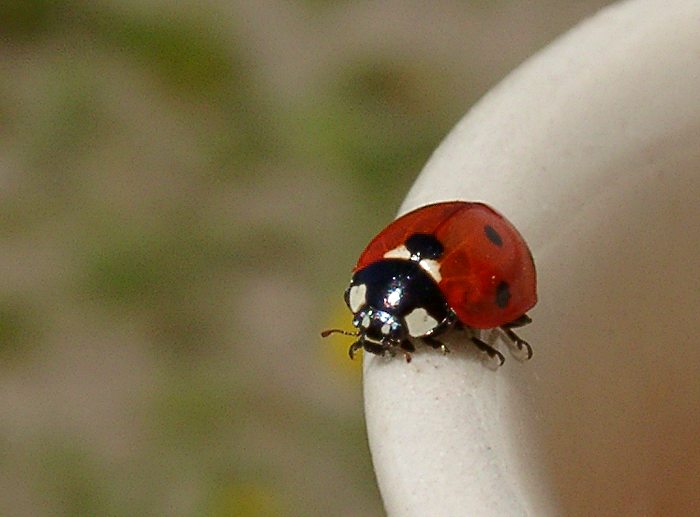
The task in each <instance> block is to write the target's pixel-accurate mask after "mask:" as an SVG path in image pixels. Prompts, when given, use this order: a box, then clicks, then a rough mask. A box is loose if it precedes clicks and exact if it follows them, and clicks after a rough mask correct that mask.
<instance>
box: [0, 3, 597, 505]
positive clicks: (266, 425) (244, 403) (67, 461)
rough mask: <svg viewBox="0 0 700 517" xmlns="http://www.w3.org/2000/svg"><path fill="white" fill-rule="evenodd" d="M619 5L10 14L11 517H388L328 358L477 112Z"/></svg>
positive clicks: (4, 298) (5, 320)
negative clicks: (415, 195) (405, 212)
mask: <svg viewBox="0 0 700 517" xmlns="http://www.w3.org/2000/svg"><path fill="white" fill-rule="evenodd" d="M605 3H607V2H605V1H602V0H598V1H590V0H589V1H578V2H566V1H563V0H562V1H555V0H549V1H547V0H533V1H528V2H520V1H516V0H496V1H492V2H486V1H483V0H482V1H471V2H459V1H443V0H440V1H435V2H398V1H377V2H364V1H362V2H360V1H336V2H322V1H318V0H305V1H301V0H299V1H295V2H292V1H281V0H266V1H260V2H257V1H255V2H221V1H197V2H195V1H192V0H186V1H181V2H164V1H156V0H148V1H143V2H134V1H125V2H119V1H114V0H112V1H109V0H97V1H90V2H87V1H79V0H74V1H70V0H63V1H61V0H56V1H52V0H30V1H16V2H15V1H9V0H8V1H0V267H1V272H2V274H1V275H0V515H7V516H10V515H12V516H14V515H71V516H73V515H76V516H77V515H81V516H88V515H90V516H92V515H94V516H97V515H110V516H136V515H168V516H228V515H231V516H278V515H279V516H281V515H285V516H286V515H290V516H316V515H318V516H328V515H332V516H374V515H381V514H382V509H381V501H380V498H379V494H378V491H377V488H376V486H375V482H374V477H373V473H372V468H371V463H370V457H369V451H368V448H367V444H366V438H365V434H364V422H363V417H362V399H361V385H360V375H359V367H360V363H361V361H355V362H354V363H351V362H350V361H349V360H348V359H347V357H346V350H347V346H348V344H349V342H348V340H347V339H344V338H342V337H341V336H334V338H333V339H328V340H325V341H322V340H321V339H320V338H319V337H318V331H319V330H320V329H322V328H325V327H328V326H342V327H346V328H347V327H348V326H349V317H348V314H347V313H346V309H345V307H344V304H343V301H342V292H343V290H344V288H345V284H346V282H347V280H348V279H349V276H348V273H349V270H350V268H351V267H352V265H353V263H354V261H355V259H356V258H357V255H358V253H359V251H360V250H361V249H362V247H363V246H364V244H365V243H366V241H367V240H368V239H369V238H370V237H371V236H372V235H373V234H374V233H375V232H376V231H377V230H378V229H380V228H381V226H383V225H384V224H385V223H386V222H387V221H389V220H390V219H391V218H392V217H393V215H394V214H395V212H396V210H397V208H398V206H399V204H400V202H401V200H402V198H403V196H404V195H405V193H406V191H407V189H408V187H409V186H410V184H411V182H412V180H413V178H414V177H415V175H416V174H417V173H418V172H419V170H420V169H421V166H422V165H423V164H424V162H425V161H426V160H427V158H428V157H429V155H430V152H431V151H432V149H434V148H435V146H436V145H437V144H438V143H439V141H440V140H441V139H442V137H443V136H444V135H445V134H446V133H447V132H448V131H449V129H450V128H451V127H452V126H453V125H454V124H455V123H456V122H457V121H458V120H459V118H460V117H461V116H462V115H463V114H464V112H465V111H466V110H467V109H468V107H469V106H470V105H472V104H473V103H474V102H475V101H476V100H477V99H478V98H479V97H480V96H481V95H482V94H484V93H485V92H486V91H487V90H488V88H489V87H491V86H492V85H494V84H495V83H496V82H497V81H498V80H499V79H500V78H502V77H503V76H504V75H505V74H506V73H507V72H508V71H509V70H510V69H511V68H513V67H514V66H516V65H517V64H518V63H519V62H521V61H522V60H523V59H525V58H526V57H527V56H528V55H530V54H532V53H533V52H534V51H535V50H537V49H538V48H540V47H542V46H543V45H544V44H545V43H546V42H548V41H550V40H551V39H552V38H553V37H554V36H555V35H557V34H558V33H560V32H562V31H564V30H565V29H566V28H568V27H569V26H571V25H572V24H574V23H575V22H576V21H578V20H580V19H582V18H584V17H585V16H587V15H589V14H592V13H593V12H595V11H596V10H597V9H598V8H599V7H601V6H602V5H603V4H605ZM523 131H527V128H523ZM426 439H439V438H438V437H426ZM410 450H411V447H410V444H407V446H406V453H407V454H410ZM416 482H426V480H421V479H420V477H419V476H418V475H417V478H416Z"/></svg>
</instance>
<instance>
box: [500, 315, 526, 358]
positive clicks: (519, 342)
mask: <svg viewBox="0 0 700 517" xmlns="http://www.w3.org/2000/svg"><path fill="white" fill-rule="evenodd" d="M528 323H532V319H531V318H530V317H529V316H528V315H527V314H523V315H522V316H520V317H519V318H518V319H517V320H513V321H511V322H510V323H506V324H505V325H502V326H501V330H502V331H503V332H504V333H505V334H506V336H508V338H509V339H510V340H511V341H512V342H513V344H514V345H515V346H516V347H517V348H518V350H520V351H521V352H522V351H523V350H525V352H526V354H527V357H526V359H531V358H532V347H531V346H530V343H528V342H527V341H525V340H524V339H523V338H521V337H520V336H518V335H517V334H516V333H515V331H513V329H514V328H518V327H524V326H525V325H527V324H528Z"/></svg>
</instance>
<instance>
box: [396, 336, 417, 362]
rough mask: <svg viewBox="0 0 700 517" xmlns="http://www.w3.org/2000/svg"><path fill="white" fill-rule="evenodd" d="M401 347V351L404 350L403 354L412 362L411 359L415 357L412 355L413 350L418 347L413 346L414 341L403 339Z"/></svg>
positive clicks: (407, 360)
mask: <svg viewBox="0 0 700 517" xmlns="http://www.w3.org/2000/svg"><path fill="white" fill-rule="evenodd" d="M399 346H400V347H401V351H402V352H403V356H404V357H405V358H406V362H407V363H410V362H411V359H413V356H412V355H411V352H415V351H416V347H415V346H413V343H411V341H410V340H409V339H404V340H403V341H401V344H400V345H399Z"/></svg>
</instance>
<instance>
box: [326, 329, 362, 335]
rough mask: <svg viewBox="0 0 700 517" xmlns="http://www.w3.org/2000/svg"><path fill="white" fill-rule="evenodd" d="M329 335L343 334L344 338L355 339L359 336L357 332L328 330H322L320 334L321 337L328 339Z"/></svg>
mask: <svg viewBox="0 0 700 517" xmlns="http://www.w3.org/2000/svg"><path fill="white" fill-rule="evenodd" d="M331 334H343V335H345V336H354V337H357V336H359V335H360V333H359V332H348V331H347V330H341V329H328V330H324V331H323V332H321V337H328V336H330V335H331Z"/></svg>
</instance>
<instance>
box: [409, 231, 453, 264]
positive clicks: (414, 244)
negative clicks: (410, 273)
mask: <svg viewBox="0 0 700 517" xmlns="http://www.w3.org/2000/svg"><path fill="white" fill-rule="evenodd" d="M405 246H406V249H407V250H408V251H409V253H410V254H411V256H413V257H418V258H419V260H422V259H429V260H437V259H439V258H440V257H441V256H442V254H443V252H444V251H445V248H444V247H443V246H442V243H441V242H440V241H439V240H437V239H436V238H435V236H434V235H431V234H429V233H414V234H413V235H411V236H410V237H409V238H408V239H406V243H405Z"/></svg>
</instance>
